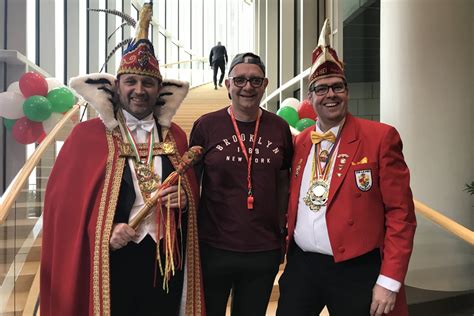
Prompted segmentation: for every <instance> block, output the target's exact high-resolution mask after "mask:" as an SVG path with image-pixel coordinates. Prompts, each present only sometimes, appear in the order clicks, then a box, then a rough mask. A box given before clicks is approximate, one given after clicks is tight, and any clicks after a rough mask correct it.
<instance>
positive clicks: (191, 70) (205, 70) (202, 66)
mask: <svg viewBox="0 0 474 316" xmlns="http://www.w3.org/2000/svg"><path fill="white" fill-rule="evenodd" d="M160 70H161V73H162V75H163V77H164V78H165V79H176V80H181V81H187V82H189V86H190V87H197V86H200V85H203V84H206V83H209V82H211V81H212V71H211V70H210V68H209V63H208V61H207V59H205V58H198V59H192V60H185V61H179V62H176V63H170V64H164V65H161V69H160Z"/></svg>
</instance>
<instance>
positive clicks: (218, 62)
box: [209, 42, 229, 90]
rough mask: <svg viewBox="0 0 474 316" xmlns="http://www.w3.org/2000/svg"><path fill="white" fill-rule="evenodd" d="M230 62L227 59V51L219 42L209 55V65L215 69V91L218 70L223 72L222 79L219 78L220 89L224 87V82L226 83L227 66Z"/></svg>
mask: <svg viewBox="0 0 474 316" xmlns="http://www.w3.org/2000/svg"><path fill="white" fill-rule="evenodd" d="M228 61H229V57H227V50H226V49H225V46H224V45H222V44H221V42H217V45H216V46H214V47H213V48H212V49H211V52H210V53H209V64H210V65H211V67H212V69H213V72H214V74H213V80H214V89H215V90H217V70H218V69H220V70H221V77H220V78H219V87H222V82H223V81H224V73H225V65H226V64H227V62H228Z"/></svg>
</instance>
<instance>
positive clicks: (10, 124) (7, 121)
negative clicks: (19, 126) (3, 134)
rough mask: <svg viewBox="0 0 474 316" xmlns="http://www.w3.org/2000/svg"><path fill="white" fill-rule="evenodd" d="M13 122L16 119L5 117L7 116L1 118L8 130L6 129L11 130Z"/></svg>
mask: <svg viewBox="0 0 474 316" xmlns="http://www.w3.org/2000/svg"><path fill="white" fill-rule="evenodd" d="M15 122H16V120H12V119H7V118H5V117H4V118H3V125H5V128H6V129H7V130H8V131H11V130H12V128H13V125H15Z"/></svg>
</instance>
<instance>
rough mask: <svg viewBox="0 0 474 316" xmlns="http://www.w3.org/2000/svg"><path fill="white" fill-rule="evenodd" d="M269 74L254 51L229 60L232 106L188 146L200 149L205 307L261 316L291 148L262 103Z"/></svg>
mask: <svg viewBox="0 0 474 316" xmlns="http://www.w3.org/2000/svg"><path fill="white" fill-rule="evenodd" d="M267 84H268V79H267V78H266V77H265V65H264V64H263V62H262V61H261V59H260V57H259V56H257V55H254V54H252V53H245V54H238V55H237V56H235V58H234V59H233V61H232V63H231V65H230V70H229V77H228V78H227V79H226V81H225V85H226V87H227V91H228V93H229V96H230V97H231V104H230V106H226V107H225V108H223V109H221V110H218V111H215V112H212V113H209V114H206V115H204V116H202V117H200V118H199V119H198V120H197V121H196V122H195V123H194V126H193V129H192V131H191V136H190V145H191V146H195V145H199V146H202V147H204V157H203V159H202V160H201V162H200V164H198V166H197V168H196V169H197V175H198V177H200V178H202V194H201V199H200V203H199V212H198V223H199V225H198V228H199V239H200V243H201V246H202V256H201V258H202V267H203V284H204V296H205V302H206V313H207V315H208V316H224V315H225V312H226V305H227V300H228V298H229V294H230V292H231V289H232V315H233V316H239V315H241V316H248V315H261V316H263V315H265V311H266V309H267V304H268V301H269V299H270V294H271V291H272V288H273V281H274V279H275V276H276V274H277V272H278V269H279V265H280V260H281V258H282V253H283V252H282V249H283V247H284V237H285V235H284V232H285V229H284V227H285V226H286V219H285V215H286V208H287V201H288V183H289V178H288V175H289V172H288V168H289V166H290V164H291V157H292V154H293V146H292V139H291V133H290V129H289V126H288V123H286V122H285V121H284V120H283V119H282V118H280V117H279V116H277V115H275V114H274V113H271V112H268V111H266V110H264V109H262V108H261V107H260V106H259V105H260V101H261V99H262V96H263V93H264V92H265V88H266V86H267Z"/></svg>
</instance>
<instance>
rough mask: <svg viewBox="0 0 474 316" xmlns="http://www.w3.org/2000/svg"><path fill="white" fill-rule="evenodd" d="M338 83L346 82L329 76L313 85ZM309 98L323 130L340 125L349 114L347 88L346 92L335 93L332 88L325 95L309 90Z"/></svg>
mask: <svg viewBox="0 0 474 316" xmlns="http://www.w3.org/2000/svg"><path fill="white" fill-rule="evenodd" d="M338 83H344V84H345V82H344V80H343V79H342V78H340V77H328V78H323V79H319V80H317V81H316V82H314V83H313V84H312V86H319V85H328V86H333V85H334V84H338ZM310 90H311V89H310ZM308 98H309V100H310V102H311V104H312V105H313V108H314V110H315V111H316V113H317V114H318V120H319V123H320V127H321V129H322V130H323V132H325V131H327V130H329V129H330V128H331V127H334V126H337V125H339V124H340V123H341V122H342V121H343V120H344V118H345V117H346V115H347V106H348V101H349V92H348V90H347V89H345V91H344V92H340V93H334V91H333V89H332V88H331V89H329V90H328V92H327V93H326V94H324V95H317V94H316V92H314V91H312V92H308Z"/></svg>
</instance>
